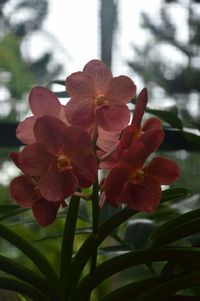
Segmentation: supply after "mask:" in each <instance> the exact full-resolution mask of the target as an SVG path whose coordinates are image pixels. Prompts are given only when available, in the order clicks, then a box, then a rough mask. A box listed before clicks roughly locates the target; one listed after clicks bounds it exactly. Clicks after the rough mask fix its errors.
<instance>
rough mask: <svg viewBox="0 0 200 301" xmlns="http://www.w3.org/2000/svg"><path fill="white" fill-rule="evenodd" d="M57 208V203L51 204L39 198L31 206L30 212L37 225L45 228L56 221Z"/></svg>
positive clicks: (58, 204) (58, 205)
mask: <svg viewBox="0 0 200 301" xmlns="http://www.w3.org/2000/svg"><path fill="white" fill-rule="evenodd" d="M59 207H60V203H59V202H57V203H52V202H49V201H47V200H45V199H43V198H41V199H39V200H38V201H37V202H35V204H34V205H33V206H32V211H33V215H34V217H35V219H36V220H37V222H38V224H39V225H40V226H42V227H46V226H48V225H50V224H52V223H53V222H54V220H55V219H56V215H57V211H58V209H59Z"/></svg>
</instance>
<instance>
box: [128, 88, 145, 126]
mask: <svg viewBox="0 0 200 301" xmlns="http://www.w3.org/2000/svg"><path fill="white" fill-rule="evenodd" d="M147 101H148V92H147V89H146V88H144V89H143V90H142V91H141V92H140V94H139V95H138V99H137V102H136V106H135V111H134V114H133V119H132V122H131V124H132V126H133V127H134V128H136V129H140V126H141V122H142V117H143V115H144V111H145V108H146V105H147Z"/></svg>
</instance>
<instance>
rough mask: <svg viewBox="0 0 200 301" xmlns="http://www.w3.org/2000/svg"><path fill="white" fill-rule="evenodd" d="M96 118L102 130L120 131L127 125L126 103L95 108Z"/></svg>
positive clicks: (127, 110)
mask: <svg viewBox="0 0 200 301" xmlns="http://www.w3.org/2000/svg"><path fill="white" fill-rule="evenodd" d="M96 119H97V122H98V124H99V126H100V127H101V128H102V129H103V130H105V131H120V130H123V129H124V128H125V127H126V126H127V125H128V123H129V120H130V112H129V109H128V107H127V106H126V105H112V104H111V105H109V106H100V107H99V108H98V109H97V110H96Z"/></svg>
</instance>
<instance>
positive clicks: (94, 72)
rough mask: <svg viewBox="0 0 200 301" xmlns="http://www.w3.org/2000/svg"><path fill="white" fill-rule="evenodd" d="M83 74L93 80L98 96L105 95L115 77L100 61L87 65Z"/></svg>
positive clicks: (93, 61) (92, 61)
mask: <svg viewBox="0 0 200 301" xmlns="http://www.w3.org/2000/svg"><path fill="white" fill-rule="evenodd" d="M83 73H84V74H86V75H88V76H90V77H91V78H92V80H93V82H94V85H95V91H96V94H97V95H104V94H105V92H106V90H107V88H108V85H109V83H110V81H111V79H112V77H113V76H112V72H111V70H110V69H109V68H108V67H107V66H106V64H104V63H103V62H102V61H100V60H91V61H90V62H88V63H87V64H86V65H85V67H84V69H83Z"/></svg>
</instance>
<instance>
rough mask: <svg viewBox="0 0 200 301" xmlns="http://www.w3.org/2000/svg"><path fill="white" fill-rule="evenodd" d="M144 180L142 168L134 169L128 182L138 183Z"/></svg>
mask: <svg viewBox="0 0 200 301" xmlns="http://www.w3.org/2000/svg"><path fill="white" fill-rule="evenodd" d="M143 181H144V171H143V170H142V169H137V170H134V171H133V173H132V175H131V177H130V182H132V183H133V184H138V183H141V182H143Z"/></svg>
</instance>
